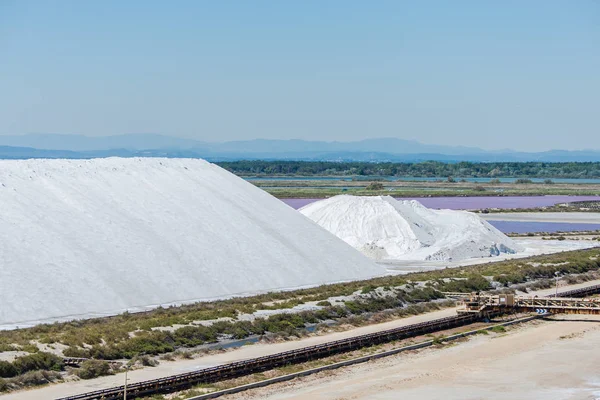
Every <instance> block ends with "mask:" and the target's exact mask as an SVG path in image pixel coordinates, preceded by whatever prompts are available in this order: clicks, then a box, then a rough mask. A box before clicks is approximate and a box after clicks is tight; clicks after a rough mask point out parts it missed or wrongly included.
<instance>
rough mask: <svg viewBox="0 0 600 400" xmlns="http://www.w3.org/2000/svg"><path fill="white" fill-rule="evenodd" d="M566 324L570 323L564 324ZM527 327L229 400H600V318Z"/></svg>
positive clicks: (535, 324) (579, 318)
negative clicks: (599, 343)
mask: <svg viewBox="0 0 600 400" xmlns="http://www.w3.org/2000/svg"><path fill="white" fill-rule="evenodd" d="M564 318H566V317H564ZM569 319H570V321H564V320H563V321H551V322H536V323H529V324H526V325H524V326H521V327H518V328H515V329H514V330H511V331H509V332H508V334H502V335H498V336H497V335H489V336H483V335H479V336H477V337H474V338H471V339H469V340H468V341H467V342H463V343H460V344H455V345H450V346H448V347H445V348H442V349H433V348H431V349H427V350H422V351H419V352H415V353H411V354H407V353H403V354H400V355H397V356H392V357H388V358H385V359H381V360H377V361H373V362H369V363H367V364H361V365H357V366H353V367H348V368H343V369H340V370H337V371H334V372H326V373H321V374H317V375H314V376H311V377H306V378H301V379H297V380H294V381H292V382H290V383H282V384H278V385H274V386H270V387H267V388H263V389H257V390H254V391H249V392H246V393H243V394H238V395H234V396H229V397H226V398H228V399H250V398H251V399H258V398H260V399H273V400H276V399H277V400H280V399H311V400H319V399H340V400H341V399H378V400H388V399H389V400H392V399H399V398H401V399H403V400H411V399H415V400H417V399H418V400H422V399H445V400H453V399H456V400H471V399H473V400H474V399H553V400H562V399H564V400H567V399H568V400H574V399H582V400H583V399H586V400H587V399H590V400H591V399H598V398H600V363H598V361H597V360H598V357H600V348H599V347H598V346H596V345H595V344H596V343H598V341H599V340H600V317H599V316H582V315H573V316H569Z"/></svg>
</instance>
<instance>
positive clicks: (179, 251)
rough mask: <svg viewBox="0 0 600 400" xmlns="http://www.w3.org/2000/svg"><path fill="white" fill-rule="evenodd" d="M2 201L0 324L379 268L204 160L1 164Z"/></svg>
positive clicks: (298, 283) (359, 275)
mask: <svg viewBox="0 0 600 400" xmlns="http://www.w3.org/2000/svg"><path fill="white" fill-rule="evenodd" d="M0 206H1V212H0V305H1V307H0V327H2V328H11V327H15V326H28V325H32V324H35V323H37V322H40V321H51V320H64V319H72V318H76V317H77V318H82V317H91V316H98V315H109V314H115V313H119V312H122V311H125V310H128V311H137V310H143V309H147V308H152V307H156V306H158V305H167V304H180V303H185V302H190V301H194V300H204V299H214V298H224V297H230V296H235V295H242V294H252V293H257V292H264V291H269V290H279V289H288V288H297V287H304V286H313V285H320V284H323V283H329V282H338V281H347V280H355V279H365V278H369V277H372V276H375V275H379V274H382V273H384V270H383V268H381V267H379V266H377V265H376V264H375V263H373V262H372V261H371V260H369V259H367V258H366V257H364V256H363V255H362V254H360V253H359V252H358V251H356V250H354V249H353V248H351V247H350V246H348V245H347V244H345V243H344V242H343V241H341V240H339V239H338V238H336V237H335V236H334V235H332V234H330V233H329V232H327V231H326V230H324V229H322V228H320V227H319V226H317V225H315V224H313V223H312V222H310V221H309V220H307V219H306V218H305V217H304V216H302V215H301V214H300V213H298V212H296V211H295V210H293V209H292V208H290V207H289V206H287V205H285V204H284V203H282V202H281V201H279V200H277V199H276V198H274V197H272V196H270V195H269V194H267V193H265V192H264V191H262V190H260V189H258V188H256V187H255V186H253V185H252V184H250V183H247V182H245V181H244V180H242V179H240V178H238V177H236V176H235V175H233V174H231V173H229V172H227V171H225V170H224V169H222V168H220V167H218V166H216V165H213V164H210V163H208V162H205V161H203V160H194V159H158V158H127V159H122V158H108V159H93V160H47V159H45V160H24V161H13V160H2V161H0Z"/></svg>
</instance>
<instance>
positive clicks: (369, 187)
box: [365, 182, 384, 190]
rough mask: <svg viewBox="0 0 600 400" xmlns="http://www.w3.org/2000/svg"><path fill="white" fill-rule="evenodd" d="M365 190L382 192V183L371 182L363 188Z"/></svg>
mask: <svg viewBox="0 0 600 400" xmlns="http://www.w3.org/2000/svg"><path fill="white" fill-rule="evenodd" d="M365 189H366V190H383V189H384V187H383V183H381V182H371V183H369V184H368V185H367V187H366V188H365Z"/></svg>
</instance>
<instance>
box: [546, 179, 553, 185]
mask: <svg viewBox="0 0 600 400" xmlns="http://www.w3.org/2000/svg"><path fill="white" fill-rule="evenodd" d="M544 183H545V184H546V185H553V184H554V181H553V180H552V179H546V180H544Z"/></svg>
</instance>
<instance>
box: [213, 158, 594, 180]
mask: <svg viewBox="0 0 600 400" xmlns="http://www.w3.org/2000/svg"><path fill="white" fill-rule="evenodd" d="M217 164H219V165H220V166H222V167H223V168H225V169H227V170H229V171H231V172H233V173H236V174H238V175H304V176H311V175H334V176H337V175H340V176H349V175H359V176H360V175H377V176H411V177H447V176H459V177H473V178H494V177H513V178H519V177H528V178H600V162H582V163H574V162H569V163H545V162H501V163H473V162H460V163H454V164H448V163H443V162H438V161H426V162H420V163H369V162H326V161H229V162H219V163H217Z"/></svg>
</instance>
